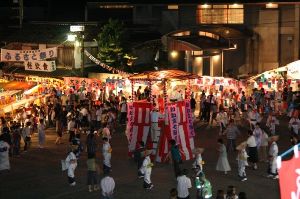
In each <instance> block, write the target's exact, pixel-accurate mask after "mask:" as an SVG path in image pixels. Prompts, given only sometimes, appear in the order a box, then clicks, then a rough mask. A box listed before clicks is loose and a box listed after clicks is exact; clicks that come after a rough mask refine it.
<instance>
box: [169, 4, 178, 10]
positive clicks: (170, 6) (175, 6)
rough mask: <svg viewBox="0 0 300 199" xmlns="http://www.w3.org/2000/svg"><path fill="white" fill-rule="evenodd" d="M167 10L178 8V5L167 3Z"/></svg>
mask: <svg viewBox="0 0 300 199" xmlns="http://www.w3.org/2000/svg"><path fill="white" fill-rule="evenodd" d="M168 10H178V5H168Z"/></svg>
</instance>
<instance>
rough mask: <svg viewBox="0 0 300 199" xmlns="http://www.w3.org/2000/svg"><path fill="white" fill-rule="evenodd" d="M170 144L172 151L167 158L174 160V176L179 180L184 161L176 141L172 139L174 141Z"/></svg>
mask: <svg viewBox="0 0 300 199" xmlns="http://www.w3.org/2000/svg"><path fill="white" fill-rule="evenodd" d="M170 144H171V150H170V152H169V154H168V155H167V157H171V158H172V162H173V166H174V174H175V177H176V178H177V176H178V174H179V172H180V166H179V164H181V163H182V159H181V155H180V151H179V147H178V145H176V141H175V140H174V139H172V140H170Z"/></svg>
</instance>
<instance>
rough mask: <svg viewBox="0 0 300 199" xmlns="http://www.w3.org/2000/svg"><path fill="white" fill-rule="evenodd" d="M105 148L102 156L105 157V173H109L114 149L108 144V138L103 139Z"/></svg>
mask: <svg viewBox="0 0 300 199" xmlns="http://www.w3.org/2000/svg"><path fill="white" fill-rule="evenodd" d="M102 141H103V147H102V156H103V173H109V172H110V171H111V162H110V160H111V153H112V148H111V146H110V144H109V142H108V138H107V137H104V138H102Z"/></svg>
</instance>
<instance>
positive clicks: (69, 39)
mask: <svg viewBox="0 0 300 199" xmlns="http://www.w3.org/2000/svg"><path fill="white" fill-rule="evenodd" d="M76 37H77V35H74V34H69V35H68V38H67V40H68V41H71V42H74V41H76Z"/></svg>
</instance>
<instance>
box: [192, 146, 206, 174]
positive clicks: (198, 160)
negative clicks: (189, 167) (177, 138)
mask: <svg viewBox="0 0 300 199" xmlns="http://www.w3.org/2000/svg"><path fill="white" fill-rule="evenodd" d="M203 152H204V148H195V149H194V150H193V153H194V154H195V161H194V163H193V169H195V172H196V175H197V174H199V173H200V172H203V160H202V155H201V154H202V153H203Z"/></svg>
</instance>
